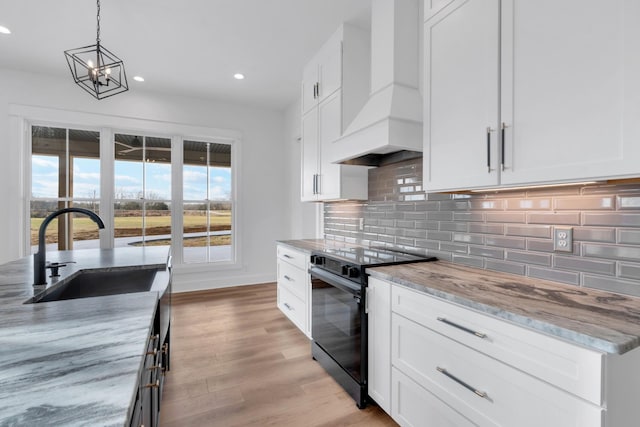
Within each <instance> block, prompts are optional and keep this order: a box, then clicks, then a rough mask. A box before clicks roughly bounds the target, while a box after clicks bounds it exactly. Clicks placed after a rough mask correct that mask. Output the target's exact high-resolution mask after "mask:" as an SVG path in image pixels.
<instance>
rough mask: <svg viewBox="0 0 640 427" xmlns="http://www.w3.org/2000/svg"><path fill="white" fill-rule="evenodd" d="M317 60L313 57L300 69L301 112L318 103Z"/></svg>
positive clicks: (306, 111)
mask: <svg viewBox="0 0 640 427" xmlns="http://www.w3.org/2000/svg"><path fill="white" fill-rule="evenodd" d="M317 86H318V62H317V60H316V59H315V58H314V59H313V60H311V61H310V62H309V64H307V66H306V67H304V70H303V71H302V114H306V113H308V112H309V111H310V110H311V109H312V108H313V107H315V106H316V105H318V93H317Z"/></svg>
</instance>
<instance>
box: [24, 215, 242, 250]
mask: <svg viewBox="0 0 640 427" xmlns="http://www.w3.org/2000/svg"><path fill="white" fill-rule="evenodd" d="M131 212H132V211H127V213H128V216H118V213H117V212H116V216H115V218H114V222H115V230H116V233H115V237H116V238H118V237H136V236H140V240H142V229H141V228H140V225H141V224H142V211H139V213H138V214H137V215H135V214H134V215H132V214H131ZM43 220H44V218H31V245H37V244H38V230H39V229H40V224H42V221H43ZM209 221H210V231H225V230H231V211H230V210H228V211H215V212H211V215H210V219H209ZM145 222H146V223H145V235H146V236H147V238H148V237H149V236H162V235H170V234H171V216H170V212H168V211H147V212H146V217H145ZM183 223H184V233H185V234H187V235H188V234H189V233H202V232H206V231H207V217H206V213H205V212H202V214H193V212H190V214H189V215H184V216H183ZM73 236H74V240H95V239H98V238H99V237H98V227H97V226H96V224H95V223H94V222H93V221H91V219H89V218H86V217H76V218H73ZM45 237H46V242H47V243H55V242H57V241H58V229H57V227H56V226H55V224H53V223H52V224H50V225H49V227H48V228H47V232H46V234H45ZM204 239H205V238H203V237H194V238H188V236H186V237H185V239H184V246H204V245H205V242H204ZM230 242H231V236H211V242H210V245H211V246H216V245H228V244H231V243H230ZM147 244H148V245H152V244H160V245H168V244H170V239H159V240H158V241H157V242H153V241H150V242H148V243H147Z"/></svg>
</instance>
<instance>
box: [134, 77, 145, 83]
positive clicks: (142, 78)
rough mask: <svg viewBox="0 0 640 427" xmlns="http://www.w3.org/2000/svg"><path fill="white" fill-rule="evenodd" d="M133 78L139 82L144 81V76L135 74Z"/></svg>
mask: <svg viewBox="0 0 640 427" xmlns="http://www.w3.org/2000/svg"><path fill="white" fill-rule="evenodd" d="M133 80H135V81H137V82H143V81H144V77H141V76H134V77H133Z"/></svg>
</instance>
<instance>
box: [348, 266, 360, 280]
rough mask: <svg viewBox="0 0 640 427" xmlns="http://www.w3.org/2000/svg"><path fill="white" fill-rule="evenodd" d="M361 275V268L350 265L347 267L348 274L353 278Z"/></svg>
mask: <svg viewBox="0 0 640 427" xmlns="http://www.w3.org/2000/svg"><path fill="white" fill-rule="evenodd" d="M359 275H360V270H358V269H357V268H356V267H349V268H348V269H347V276H349V277H352V278H356V277H358V276H359Z"/></svg>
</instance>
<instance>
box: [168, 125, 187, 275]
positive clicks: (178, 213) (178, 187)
mask: <svg viewBox="0 0 640 427" xmlns="http://www.w3.org/2000/svg"><path fill="white" fill-rule="evenodd" d="M183 159H184V153H183V139H182V137H179V136H174V137H172V138H171V254H172V257H173V264H174V265H176V264H182V263H183V254H182V247H183V246H182V242H183V233H184V221H183V212H184V202H183V194H182V193H183V188H182V175H183V173H182V168H183V163H184V160H183Z"/></svg>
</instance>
